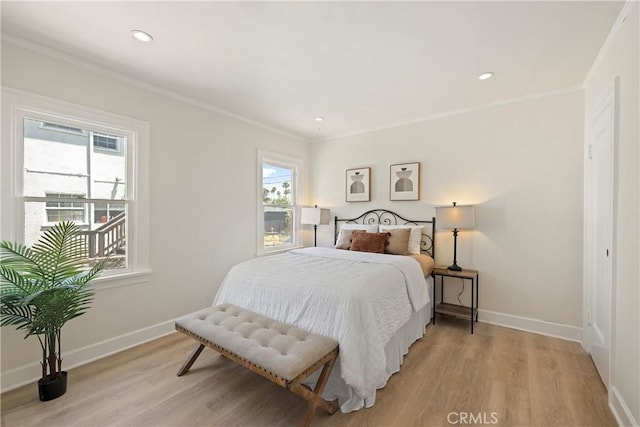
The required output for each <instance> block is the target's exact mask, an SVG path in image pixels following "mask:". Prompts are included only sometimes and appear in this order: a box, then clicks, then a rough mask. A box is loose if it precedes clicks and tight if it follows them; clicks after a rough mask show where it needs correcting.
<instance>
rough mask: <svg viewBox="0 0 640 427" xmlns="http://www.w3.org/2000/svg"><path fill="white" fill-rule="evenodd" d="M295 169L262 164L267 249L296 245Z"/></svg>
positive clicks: (265, 246)
mask: <svg viewBox="0 0 640 427" xmlns="http://www.w3.org/2000/svg"><path fill="white" fill-rule="evenodd" d="M294 178H295V167H293V166H287V165H282V164H275V163H271V162H264V163H263V164H262V206H263V217H264V249H265V250H269V249H274V248H281V247H283V246H288V245H293V244H294V242H295V227H294V224H295V197H294V195H295V188H294V183H295V179H294Z"/></svg>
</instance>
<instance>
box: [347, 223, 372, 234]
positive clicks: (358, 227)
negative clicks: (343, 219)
mask: <svg viewBox="0 0 640 427" xmlns="http://www.w3.org/2000/svg"><path fill="white" fill-rule="evenodd" d="M340 230H365V231H366V232H367V233H377V232H378V224H344V225H343V226H342V227H340Z"/></svg>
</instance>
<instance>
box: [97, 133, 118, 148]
mask: <svg viewBox="0 0 640 427" xmlns="http://www.w3.org/2000/svg"><path fill="white" fill-rule="evenodd" d="M118 139H119V138H118V137H117V136H114V135H100V134H97V133H94V134H93V146H94V147H95V148H101V149H103V150H111V151H118Z"/></svg>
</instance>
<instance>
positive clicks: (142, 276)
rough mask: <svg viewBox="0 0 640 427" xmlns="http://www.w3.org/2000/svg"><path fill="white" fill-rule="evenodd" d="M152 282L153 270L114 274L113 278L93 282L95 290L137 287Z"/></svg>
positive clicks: (108, 277)
mask: <svg viewBox="0 0 640 427" xmlns="http://www.w3.org/2000/svg"><path fill="white" fill-rule="evenodd" d="M150 280H151V270H140V271H134V272H131V273H123V274H114V275H113V276H103V277H98V278H96V279H94V280H93V281H92V283H93V285H94V287H95V290H96V291H101V290H103V289H112V288H119V287H121V286H130V285H137V284H140V283H146V282H149V281H150Z"/></svg>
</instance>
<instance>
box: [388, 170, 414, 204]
mask: <svg viewBox="0 0 640 427" xmlns="http://www.w3.org/2000/svg"><path fill="white" fill-rule="evenodd" d="M389 200H391V201H401V200H420V162H414V163H397V164H394V165H391V166H390V167H389Z"/></svg>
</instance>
